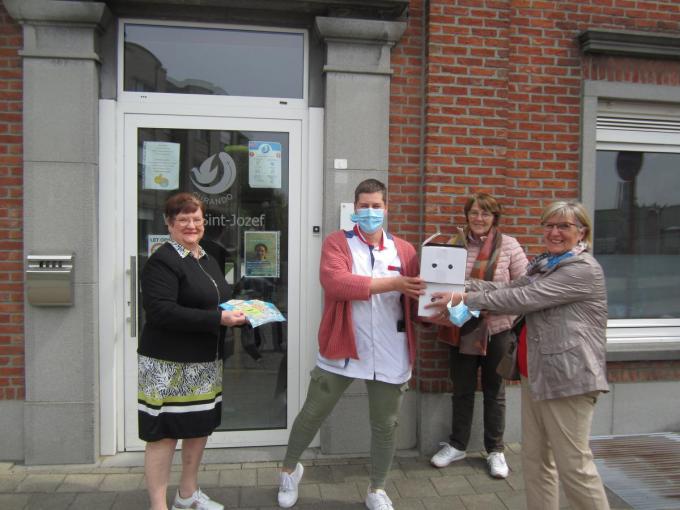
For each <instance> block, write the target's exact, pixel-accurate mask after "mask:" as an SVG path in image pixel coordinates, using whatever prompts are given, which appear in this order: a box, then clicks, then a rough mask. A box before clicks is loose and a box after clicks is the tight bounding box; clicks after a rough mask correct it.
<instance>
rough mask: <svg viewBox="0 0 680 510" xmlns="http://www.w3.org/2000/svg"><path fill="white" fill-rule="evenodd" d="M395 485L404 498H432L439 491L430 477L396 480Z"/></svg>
mask: <svg viewBox="0 0 680 510" xmlns="http://www.w3.org/2000/svg"><path fill="white" fill-rule="evenodd" d="M394 486H395V487H396V489H397V491H398V492H399V495H400V496H401V497H402V498H431V497H434V496H437V491H436V490H435V488H434V486H433V485H432V482H431V480H430V479H425V478H413V479H406V480H396V481H395V482H394Z"/></svg>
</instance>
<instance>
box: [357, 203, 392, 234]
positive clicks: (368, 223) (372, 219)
mask: <svg viewBox="0 0 680 510" xmlns="http://www.w3.org/2000/svg"><path fill="white" fill-rule="evenodd" d="M352 221H353V222H354V223H356V224H357V225H359V228H360V229H361V230H362V231H364V232H366V233H367V234H372V233H374V232H376V231H377V230H378V229H379V228H380V227H382V224H383V221H385V209H372V208H370V207H367V208H365V209H357V212H355V213H354V214H352Z"/></svg>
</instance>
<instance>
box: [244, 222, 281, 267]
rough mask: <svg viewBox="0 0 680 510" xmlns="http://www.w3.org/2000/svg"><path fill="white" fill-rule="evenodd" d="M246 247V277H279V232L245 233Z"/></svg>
mask: <svg viewBox="0 0 680 510" xmlns="http://www.w3.org/2000/svg"><path fill="white" fill-rule="evenodd" d="M244 246H245V252H246V257H245V259H246V270H245V276H247V277H249V278H258V277H259V278H278V277H279V272H280V271H279V266H280V256H279V232H263V231H249V232H244Z"/></svg>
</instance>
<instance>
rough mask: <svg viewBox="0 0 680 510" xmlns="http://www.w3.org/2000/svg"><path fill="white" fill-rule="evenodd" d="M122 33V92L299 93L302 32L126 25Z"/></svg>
mask: <svg viewBox="0 0 680 510" xmlns="http://www.w3.org/2000/svg"><path fill="white" fill-rule="evenodd" d="M124 37H125V65H124V68H125V71H124V88H125V90H126V91H131V92H160V93H172V94H207V95H231V96H255V97H285V98H297V99H301V98H302V97H303V82H304V80H303V77H304V37H303V34H301V33H286V32H263V31H255V30H227V29H210V28H191V27H168V26H156V25H137V24H126V25H125V36H124Z"/></svg>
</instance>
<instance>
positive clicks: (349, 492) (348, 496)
mask: <svg viewBox="0 0 680 510" xmlns="http://www.w3.org/2000/svg"><path fill="white" fill-rule="evenodd" d="M319 491H320V492H321V499H322V500H323V501H324V502H327V503H329V504H330V503H331V502H334V501H335V502H343V503H356V502H361V501H363V499H364V496H363V493H360V492H359V491H358V490H357V486H356V484H353V483H335V484H329V483H321V484H319Z"/></svg>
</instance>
